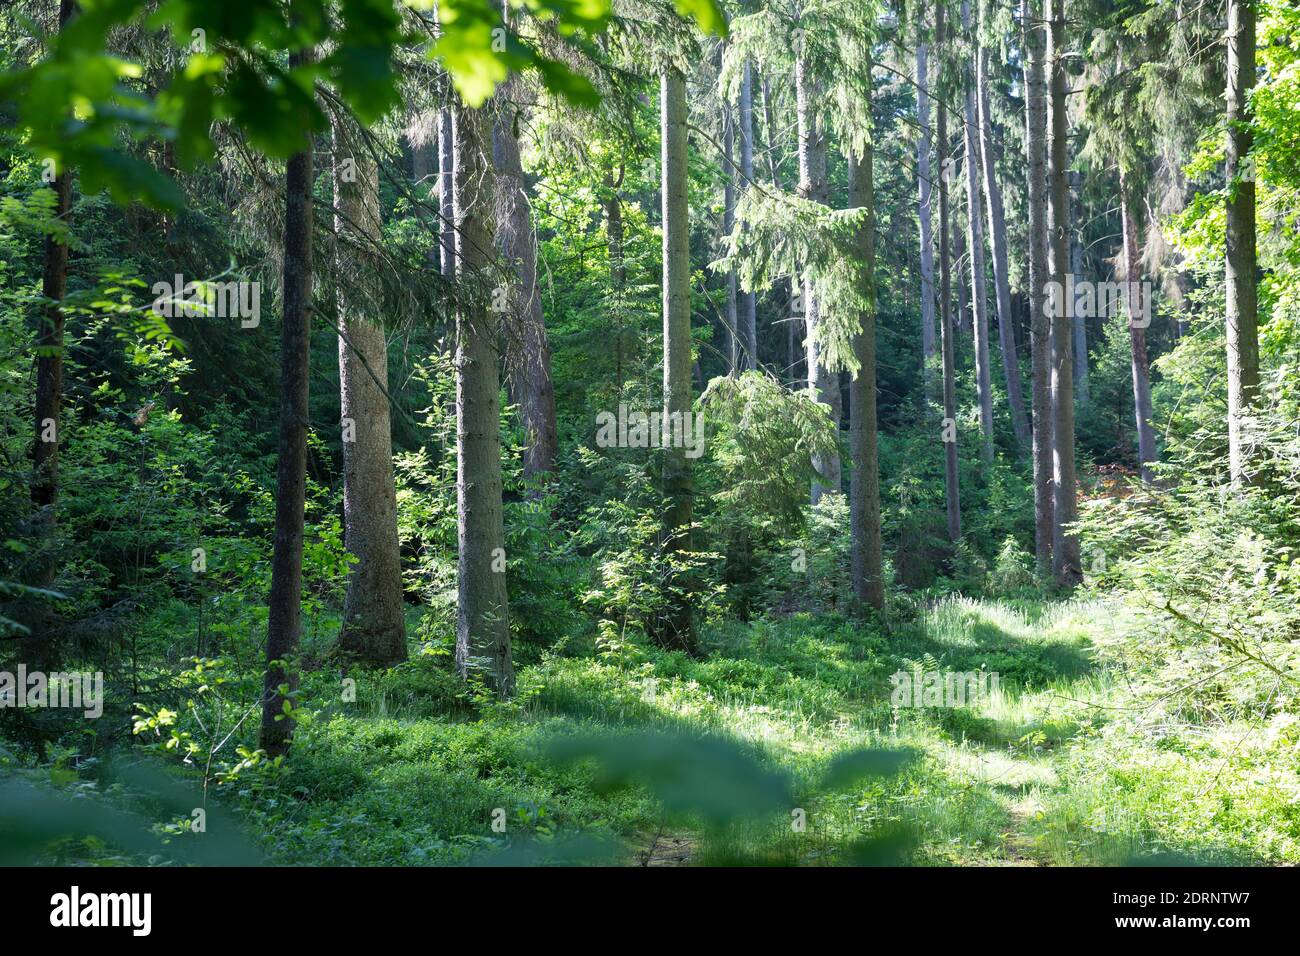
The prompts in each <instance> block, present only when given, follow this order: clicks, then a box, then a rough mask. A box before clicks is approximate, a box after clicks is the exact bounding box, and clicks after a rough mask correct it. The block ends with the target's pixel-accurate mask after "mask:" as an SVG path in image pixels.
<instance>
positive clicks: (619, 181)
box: [602, 166, 627, 397]
mask: <svg viewBox="0 0 1300 956" xmlns="http://www.w3.org/2000/svg"><path fill="white" fill-rule="evenodd" d="M624 174H625V170H624V168H623V167H622V166H619V168H618V175H617V176H615V175H614V174H613V172H612V171H611V172H609V173H607V174H606V176H605V194H604V199H603V200H602V203H603V205H604V207H605V248H606V254H607V257H608V259H609V287H610V292H612V293H613V299H614V308H613V310H612V311H613V312H614V385H615V388H616V389H617V393H618V395H619V396H620V397H621V396H622V394H623V378H624V368H625V366H626V364H627V359H626V356H625V355H624V337H625V336H624V329H623V315H624V313H625V311H626V303H625V302H624V300H623V295H624V292H625V291H626V290H627V265H626V263H625V262H624V261H623V200H622V197H621V196H620V195H619V190H620V189H622V187H623V176H624Z"/></svg>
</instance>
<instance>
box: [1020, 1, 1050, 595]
mask: <svg viewBox="0 0 1300 956" xmlns="http://www.w3.org/2000/svg"><path fill="white" fill-rule="evenodd" d="M1038 16H1039V11H1038V8H1037V7H1036V6H1035V5H1034V4H1033V3H1032V2H1031V0H1021V2H1020V19H1021V24H1022V26H1023V29H1024V37H1025V38H1024V46H1025V51H1026V56H1025V68H1024V72H1025V91H1026V94H1025V167H1026V169H1027V170H1028V177H1029V182H1028V196H1029V201H1028V206H1029V224H1028V229H1027V230H1026V234H1027V238H1028V244H1029V254H1028V261H1029V268H1028V273H1029V279H1028V281H1029V344H1030V355H1031V361H1032V365H1031V370H1032V373H1033V413H1034V554H1035V556H1036V557H1037V559H1038V567H1039V568H1040V570H1042V571H1043V572H1046V571H1048V570H1049V569H1050V568H1051V566H1052V524H1053V522H1052V512H1053V510H1054V508H1053V493H1054V492H1053V485H1054V482H1053V478H1052V393H1051V381H1050V376H1051V363H1050V362H1049V360H1048V357H1049V355H1050V354H1051V335H1052V323H1051V317H1050V312H1049V309H1050V303H1049V301H1048V295H1047V291H1048V285H1047V284H1048V282H1049V281H1050V280H1051V277H1050V273H1049V270H1048V261H1047V146H1046V141H1045V140H1046V135H1047V105H1046V102H1045V94H1044V86H1045V83H1044V73H1043V67H1044V63H1043V47H1044V44H1045V43H1046V37H1045V35H1044V30H1043V25H1042V23H1041V22H1040V21H1039V20H1038Z"/></svg>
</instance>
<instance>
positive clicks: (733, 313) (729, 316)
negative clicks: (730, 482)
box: [722, 102, 745, 375]
mask: <svg viewBox="0 0 1300 956" xmlns="http://www.w3.org/2000/svg"><path fill="white" fill-rule="evenodd" d="M722 154H723V155H722V167H723V169H722V174H723V177H724V178H723V182H722V233H723V235H727V236H729V235H731V232H732V230H733V229H735V227H736V159H735V157H736V128H735V126H734V125H732V122H731V104H730V103H726V102H724V103H723V104H722ZM726 282H727V297H726V303H725V309H724V312H723V315H724V317H725V321H726V326H727V344H728V351H727V358H728V360H729V361H730V363H731V364H730V366H729V367H728V369H727V371H728V372H729V373H731V374H733V375H734V374H735V373H736V372H737V371H738V370H739V369H740V367H741V361H742V357H743V356H744V354H745V350H744V342H743V337H742V335H741V333H740V327H739V326H740V308H739V302H738V301H737V286H736V268H735V266H732V267H731V268H730V269H728V270H727V277H726Z"/></svg>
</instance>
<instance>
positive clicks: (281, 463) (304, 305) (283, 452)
mask: <svg viewBox="0 0 1300 956" xmlns="http://www.w3.org/2000/svg"><path fill="white" fill-rule="evenodd" d="M314 59H315V55H314V52H313V51H311V50H304V51H301V52H295V53H292V54H290V57H289V67H290V69H293V68H294V67H298V66H307V65H310V64H311V63H312V62H314ZM304 138H305V139H306V140H307V141H306V142H305V143H304V144H303V149H302V150H300V151H299V152H297V153H294V154H293V155H292V156H291V157H289V161H288V164H287V167H286V171H285V184H284V192H285V213H284V279H283V292H282V293H281V299H282V302H281V312H282V313H283V315H282V320H281V327H280V435H279V441H278V446H277V449H276V452H277V455H276V457H277V465H276V485H275V545H274V548H273V552H272V557H271V594H270V597H269V599H268V602H267V604H268V607H267V634H266V683H265V688H264V691H263V695H262V732H261V746H262V749H263V750H265V751H266V752H267V754H268V755H270V756H272V757H279V756H283V755H284V754H285V753H287V752H288V750H289V745H290V743H291V742H292V740H293V728H294V720H293V717H292V716H291V715H290V714H289V713H288V707H289V705H290V695H291V694H293V692H294V691H295V690H296V688H297V686H298V674H297V669H296V667H295V666H294V661H293V658H294V657H295V656H296V655H297V653H298V643H299V639H300V636H301V622H300V614H301V601H302V540H303V514H304V511H305V508H306V494H307V421H308V415H309V411H308V406H307V400H308V385H309V382H310V371H311V308H312V306H311V298H312V273H313V263H312V195H311V192H312V183H313V182H314V180H315V176H314V173H313V162H312V143H311V140H310V138H309V137H308V134H304Z"/></svg>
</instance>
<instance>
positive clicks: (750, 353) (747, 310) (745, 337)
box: [737, 60, 759, 369]
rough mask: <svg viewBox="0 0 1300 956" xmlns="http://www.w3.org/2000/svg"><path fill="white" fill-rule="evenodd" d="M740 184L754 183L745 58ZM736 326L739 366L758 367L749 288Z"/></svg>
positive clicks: (754, 305) (750, 85)
mask: <svg viewBox="0 0 1300 956" xmlns="http://www.w3.org/2000/svg"><path fill="white" fill-rule="evenodd" d="M737 114H738V116H737V119H738V121H739V124H740V179H741V182H740V188H741V189H748V188H749V187H750V186H752V185H753V183H754V73H753V69H752V67H751V66H750V63H749V61H748V60H746V61H745V65H744V66H743V67H742V68H741V74H740V105H739V109H738V110H737ZM738 311H739V315H738V318H737V321H738V322H739V327H738V329H737V332H738V334H739V335H740V342H741V348H740V353H741V360H742V366H741V367H742V368H745V369H756V368H758V364H759V363H758V300H757V297H756V296H755V294H754V293H753V292H745V291H743V290H742V291H741V292H740V297H739V303H738Z"/></svg>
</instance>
